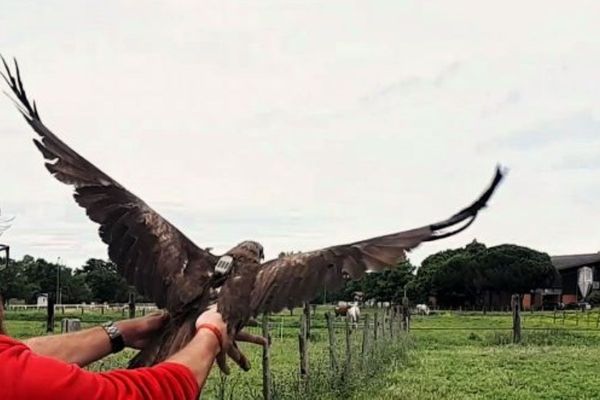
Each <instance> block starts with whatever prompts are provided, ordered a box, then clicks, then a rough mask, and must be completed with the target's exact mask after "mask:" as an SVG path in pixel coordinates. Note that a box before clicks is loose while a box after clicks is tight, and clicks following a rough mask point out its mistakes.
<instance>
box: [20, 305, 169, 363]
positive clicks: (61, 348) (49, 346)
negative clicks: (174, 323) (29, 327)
mask: <svg viewBox="0 0 600 400" xmlns="http://www.w3.org/2000/svg"><path fill="white" fill-rule="evenodd" d="M167 318H168V314H166V313H157V314H152V315H149V316H147V317H141V318H135V319H130V320H123V321H118V322H116V323H115V325H116V326H117V328H119V331H120V332H121V334H122V336H123V341H124V342H125V346H127V347H132V348H136V349H140V348H142V347H143V346H144V345H145V344H146V342H147V341H148V339H149V338H150V337H152V334H153V333H155V332H156V331H158V330H159V329H160V328H161V327H162V326H163V325H164V324H165V322H166V320H167ZM24 343H25V344H26V345H27V346H28V347H29V348H30V349H31V351H33V352H34V353H36V354H39V355H42V356H47V357H52V358H56V359H58V360H61V361H64V362H66V363H68V364H77V365H79V366H82V367H83V366H86V365H88V364H90V363H92V362H94V361H97V360H99V359H101V358H103V357H106V356H107V355H109V354H110V353H111V352H112V348H111V344H110V340H109V338H108V335H107V334H106V332H105V331H104V329H103V328H102V327H94V328H90V329H85V330H82V331H79V332H72V333H66V334H63V335H53V336H40V337H35V338H31V339H28V340H25V341H24Z"/></svg>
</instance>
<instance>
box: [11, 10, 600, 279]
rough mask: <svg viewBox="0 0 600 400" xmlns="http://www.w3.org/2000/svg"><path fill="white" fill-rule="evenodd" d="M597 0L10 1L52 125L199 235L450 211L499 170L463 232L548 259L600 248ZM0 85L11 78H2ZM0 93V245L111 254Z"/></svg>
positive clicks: (328, 234)
mask: <svg viewBox="0 0 600 400" xmlns="http://www.w3.org/2000/svg"><path fill="white" fill-rule="evenodd" d="M599 16H600V3H598V2H596V1H578V2H576V3H573V2H563V1H528V2H522V1H503V2H495V3H491V2H474V1H453V2H439V1H426V2H424V1H396V0H394V1H369V2H366V1H348V0H344V1H336V0H329V1H326V2H324V1H259V2H229V1H221V0H219V1H178V2H172V1H146V2H143V3H142V2H137V1H110V0H109V1H103V2H80V1H57V0H47V1H44V2H37V1H26V0H23V1H18V2H3V4H2V12H0V52H1V53H2V54H3V55H4V56H5V57H13V56H14V57H16V58H17V59H18V60H19V63H20V65H21V72H22V77H23V80H24V83H25V85H26V88H27V90H28V93H29V94H30V95H31V96H32V97H33V98H35V99H36V102H37V104H38V106H39V110H40V114H41V117H42V119H43V120H44V122H45V123H46V125H48V127H50V129H52V130H53V131H54V133H56V134H58V135H59V136H60V137H61V138H62V139H63V140H64V141H65V142H67V143H68V144H69V145H70V146H72V147H73V148H74V149H76V150H77V151H78V152H80V153H81V154H82V155H83V156H85V157H86V158H88V159H89V160H90V161H92V162H93V163H95V164H96V165H97V166H99V167H100V168H101V169H102V170H104V171H105V172H107V173H108V174H109V175H111V176H112V177H113V178H114V179H115V180H117V181H118V182H120V183H121V184H122V185H124V186H125V187H126V188H128V189H129V190H130V191H132V192H133V193H135V194H136V195H138V196H139V197H141V198H142V199H144V200H145V201H146V202H147V203H148V204H150V205H151V206H152V207H153V208H154V209H155V210H156V211H158V212H159V213H160V214H161V215H163V216H164V217H165V218H167V219H168V220H169V221H171V222H172V223H173V224H175V225H176V226H177V227H178V228H179V229H180V230H182V231H183V232H185V233H186V235H187V236H188V237H190V238H191V239H192V240H193V241H194V242H195V243H196V244H198V245H200V246H202V247H213V248H214V249H215V252H216V253H219V252H224V251H226V250H227V249H229V248H231V247H233V245H235V244H236V243H238V242H239V241H241V240H245V239H253V240H257V241H259V242H261V243H262V244H263V245H264V246H265V250H266V255H267V256H268V257H269V256H271V257H274V256H276V255H277V254H278V253H279V252H280V251H298V250H312V249H318V248H321V247H325V246H329V245H334V244H341V243H346V242H350V241H356V240H360V239H365V238H368V237H372V236H376V235H380V234H386V233H392V232H397V231H401V230H405V229H409V228H415V227H419V226H422V225H426V224H429V223H432V222H437V221H438V220H441V219H444V218H446V217H448V216H450V215H451V214H453V213H455V212H456V211H458V210H460V209H461V208H463V207H465V206H467V205H468V204H470V202H472V201H473V200H474V199H475V198H476V197H477V196H478V195H479V194H480V193H481V192H482V191H483V189H484V188H485V186H486V185H487V184H488V183H489V182H490V180H491V178H492V176H493V173H494V168H495V166H496V165H497V164H498V163H500V164H502V165H504V166H506V167H508V168H509V174H508V176H507V179H506V180H505V182H504V183H503V185H502V186H501V187H500V188H499V190H498V192H497V194H496V196H495V197H494V198H492V200H491V202H490V204H489V207H488V208H487V209H485V210H483V211H482V212H481V214H480V216H479V218H478V220H477V221H476V223H475V224H474V225H472V226H471V228H469V229H468V230H467V231H465V232H463V233H461V234H459V235H457V236H455V237H452V238H449V239H447V240H443V241H439V242H435V243H426V244H424V245H422V246H421V247H419V248H417V249H415V250H414V251H413V252H411V254H410V256H409V257H410V259H411V261H413V262H414V263H416V264H418V263H420V262H421V261H422V260H423V259H424V258H425V257H426V256H428V255H429V254H432V253H434V252H437V251H440V250H443V249H446V248H453V247H459V246H464V245H465V244H467V243H469V242H471V241H472V240H473V239H476V240H478V241H480V242H483V243H486V244H487V245H497V244H502V243H516V244H519V245H523V246H529V247H532V248H534V249H537V250H540V251H544V252H548V253H550V254H552V255H555V254H569V253H579V252H596V251H599V250H600V243H599V238H600V211H599V208H598V201H600V79H598V75H599V74H600V24H598V23H597V21H598V18H599ZM2 89H6V87H5V86H4V87H2ZM32 137H33V133H32V132H31V130H30V128H29V127H28V126H27V125H26V123H25V122H24V121H23V119H22V118H21V117H20V116H19V114H18V113H17V112H16V110H15V108H14V106H13V105H12V104H11V102H10V101H9V100H8V99H7V98H3V99H0V188H1V189H0V209H1V211H2V215H7V216H14V217H15V219H14V221H13V223H12V227H11V228H10V229H9V230H8V231H6V232H5V233H4V234H3V236H2V238H1V239H0V240H1V241H2V242H4V243H9V244H10V245H11V251H12V255H13V256H14V257H17V258H20V257H22V256H23V255H25V254H31V255H34V256H36V257H44V258H46V259H48V260H50V261H54V260H56V259H58V257H60V260H61V262H62V263H65V264H66V265H68V266H70V267H73V268H76V267H79V266H81V265H82V264H83V263H84V262H85V260H86V259H88V258H90V257H99V258H106V257H107V252H106V248H105V246H104V245H103V244H102V242H101V241H100V239H99V238H98V236H97V227H96V226H95V225H94V224H93V223H92V222H90V221H89V220H88V219H87V217H86V216H85V213H84V211H83V210H82V209H80V208H78V206H77V205H76V204H75V202H74V201H73V199H72V197H71V195H72V189H71V188H70V187H68V186H66V185H63V184H61V183H59V182H58V181H56V180H54V179H53V178H51V177H50V175H49V174H48V173H47V171H46V170H45V168H43V163H42V158H41V155H40V154H39V153H38V151H37V150H36V149H35V147H34V146H33V144H32V143H31V140H30V139H31V138H32Z"/></svg>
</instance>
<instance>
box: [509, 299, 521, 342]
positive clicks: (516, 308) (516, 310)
mask: <svg viewBox="0 0 600 400" xmlns="http://www.w3.org/2000/svg"><path fill="white" fill-rule="evenodd" d="M511 304H512V309H513V343H519V342H521V299H520V296H519V295H518V294H513V295H512V299H511Z"/></svg>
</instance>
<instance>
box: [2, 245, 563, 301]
mask: <svg viewBox="0 0 600 400" xmlns="http://www.w3.org/2000/svg"><path fill="white" fill-rule="evenodd" d="M58 270H59V271H60V282H61V283H60V286H61V296H62V302H63V303H84V302H85V303H90V302H97V303H103V302H108V303H124V302H127V301H128V297H129V293H132V292H134V293H135V290H134V289H133V288H132V287H130V286H129V285H128V284H127V282H126V281H125V279H124V278H122V277H121V276H120V275H119V273H118V271H117V267H116V265H115V264H113V263H112V262H109V261H104V260H100V259H95V258H91V259H89V260H88V261H87V262H86V263H85V264H84V265H83V266H82V267H81V268H78V269H71V268H68V267H66V266H63V265H58V264H56V263H52V262H48V261H46V260H44V259H43V258H37V259H35V258H33V257H31V256H24V257H23V258H22V259H21V260H12V259H11V260H9V265H8V268H6V269H4V270H2V271H0V294H2V295H3V296H4V298H5V299H11V298H15V299H22V300H25V301H26V302H27V303H35V301H36V298H37V296H38V295H39V294H40V293H48V294H49V295H50V296H53V297H55V295H54V293H56V274H57V271H58ZM556 285H560V276H559V274H558V273H557V271H556V269H555V268H554V266H553V265H552V263H551V261H550V256H548V254H546V253H542V252H539V251H536V250H533V249H530V248H527V247H523V246H517V245H513V244H504V245H499V246H493V247H487V246H486V245H484V244H483V243H479V242H476V241H473V242H472V243H470V244H468V245H466V246H465V247H461V248H458V249H450V250H444V251H441V252H438V253H435V254H432V255H430V256H429V257H427V258H426V259H425V260H423V262H422V263H421V266H420V267H419V268H417V267H416V266H414V265H413V264H411V263H410V261H407V262H404V263H402V264H400V265H398V266H397V267H396V268H395V269H390V270H386V271H383V272H379V273H370V274H366V275H365V277H364V278H363V279H361V280H359V281H351V282H348V283H347V284H346V286H345V288H344V289H343V290H342V291H340V292H338V293H326V292H325V291H323V293H322V294H321V295H320V296H319V298H317V299H315V300H314V301H315V302H316V303H322V302H334V301H338V300H351V299H352V298H353V293H354V292H363V293H364V298H365V299H373V300H375V301H382V302H385V301H389V302H394V303H400V302H401V301H402V297H403V296H404V291H405V290H406V293H407V295H408V297H409V299H410V300H411V301H412V302H416V303H428V302H431V300H432V298H435V299H436V301H437V304H438V305H446V306H459V305H474V306H475V305H476V306H485V305H489V304H490V303H491V302H492V299H493V298H494V297H496V298H498V296H502V295H504V296H505V297H506V296H509V295H510V294H512V293H519V294H525V293H529V292H530V291H531V290H534V289H537V288H544V287H552V286H556ZM137 296H138V299H139V300H140V301H147V299H144V298H141V297H140V296H139V295H137Z"/></svg>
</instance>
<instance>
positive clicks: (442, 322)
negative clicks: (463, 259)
mask: <svg viewBox="0 0 600 400" xmlns="http://www.w3.org/2000/svg"><path fill="white" fill-rule="evenodd" d="M325 311H331V308H328V307H325V306H322V307H319V308H318V309H317V312H316V314H315V315H314V317H313V318H312V329H311V338H310V343H309V351H308V353H309V381H308V382H304V381H301V380H300V379H299V374H298V370H299V361H298V331H299V326H300V323H299V318H300V315H301V312H300V310H296V311H295V313H294V315H293V316H292V315H290V314H289V313H282V314H279V315H275V316H272V317H271V318H270V321H271V336H272V338H273V344H272V347H271V350H272V351H271V366H272V375H273V398H274V399H293V398H304V399H340V398H343V399H369V400H372V399H597V398H600V394H599V393H600V366H599V365H598V360H600V329H598V322H599V321H600V320H599V319H598V318H599V316H598V311H596V310H594V311H592V312H587V313H581V312H578V311H569V312H567V313H564V314H563V313H557V314H554V313H552V312H544V313H535V314H529V313H523V315H522V321H523V329H524V330H523V340H522V343H520V344H512V331H511V326H512V315H511V314H510V313H488V314H487V315H482V313H473V312H460V313H459V312H439V313H435V314H432V315H430V316H413V319H412V324H411V331H410V333H408V334H404V333H400V332H396V335H394V336H393V337H391V336H390V335H389V329H388V327H385V328H386V330H385V331H384V333H383V339H382V336H381V334H380V335H379V342H378V345H377V346H372V347H371V348H370V351H369V354H368V357H367V360H366V362H365V361H363V360H361V357H360V355H361V345H362V330H361V327H360V326H359V329H358V330H357V331H355V332H354V333H353V334H352V335H351V336H350V346H351V352H350V358H351V359H350V362H349V363H348V366H349V367H347V368H346V367H344V370H341V369H342V368H340V371H338V373H333V372H332V368H331V365H330V359H329V345H328V332H327V329H326V325H325V320H324V318H323V314H324V312H325ZM361 311H363V310H361ZM372 313H373V310H364V311H363V314H371V317H372ZM380 313H381V312H380ZM121 316H122V314H121V313H114V314H110V313H107V314H105V315H100V314H99V313H95V312H94V313H92V312H90V313H86V314H84V315H83V316H81V314H80V313H74V314H73V315H69V313H66V314H65V315H64V317H75V318H82V321H83V322H84V324H83V325H84V326H90V325H94V324H97V323H99V322H101V321H105V320H107V319H119V318H121ZM44 318H45V314H44V313H43V312H34V311H27V312H11V311H9V312H8V313H7V328H8V330H9V333H10V334H11V335H12V336H14V337H17V338H27V337H31V336H35V335H40V334H43V332H44V326H45V325H44ZM61 318H63V315H62V314H61V313H60V312H57V314H56V320H57V331H59V329H60V328H59V326H58V322H59V321H60V319H61ZM371 321H372V318H371ZM249 330H250V331H251V332H252V333H255V334H258V333H259V332H260V328H249ZM344 332H345V326H344V324H343V323H342V322H337V323H336V324H335V335H336V354H337V356H338V358H339V359H340V364H344V363H345V360H346V357H347V353H346V351H347V350H346V348H345V346H346V344H345V336H344ZM372 334H373V332H369V335H370V336H369V338H370V339H369V340H370V342H369V343H371V344H372V343H373V337H372ZM244 350H245V351H246V353H247V355H248V356H249V358H250V361H251V363H252V365H253V368H252V370H251V371H250V372H248V373H244V372H242V371H239V370H236V369H234V368H232V371H233V373H232V374H231V376H229V377H227V378H223V377H222V376H221V374H220V373H219V372H218V371H216V370H214V371H213V374H212V375H211V377H210V380H209V382H208V384H207V386H206V388H205V391H204V395H203V398H205V399H242V398H243V399H251V398H261V396H262V374H261V351H260V349H257V348H255V347H252V346H244ZM131 354H132V353H131V352H124V353H122V354H118V355H116V356H113V357H109V358H107V359H106V360H104V361H101V362H98V363H96V364H95V365H93V366H92V367H91V368H92V369H94V370H107V369H111V368H118V367H123V366H125V365H126V361H127V359H128V358H129V357H130V356H131ZM361 363H365V364H366V365H362V364H361Z"/></svg>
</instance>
